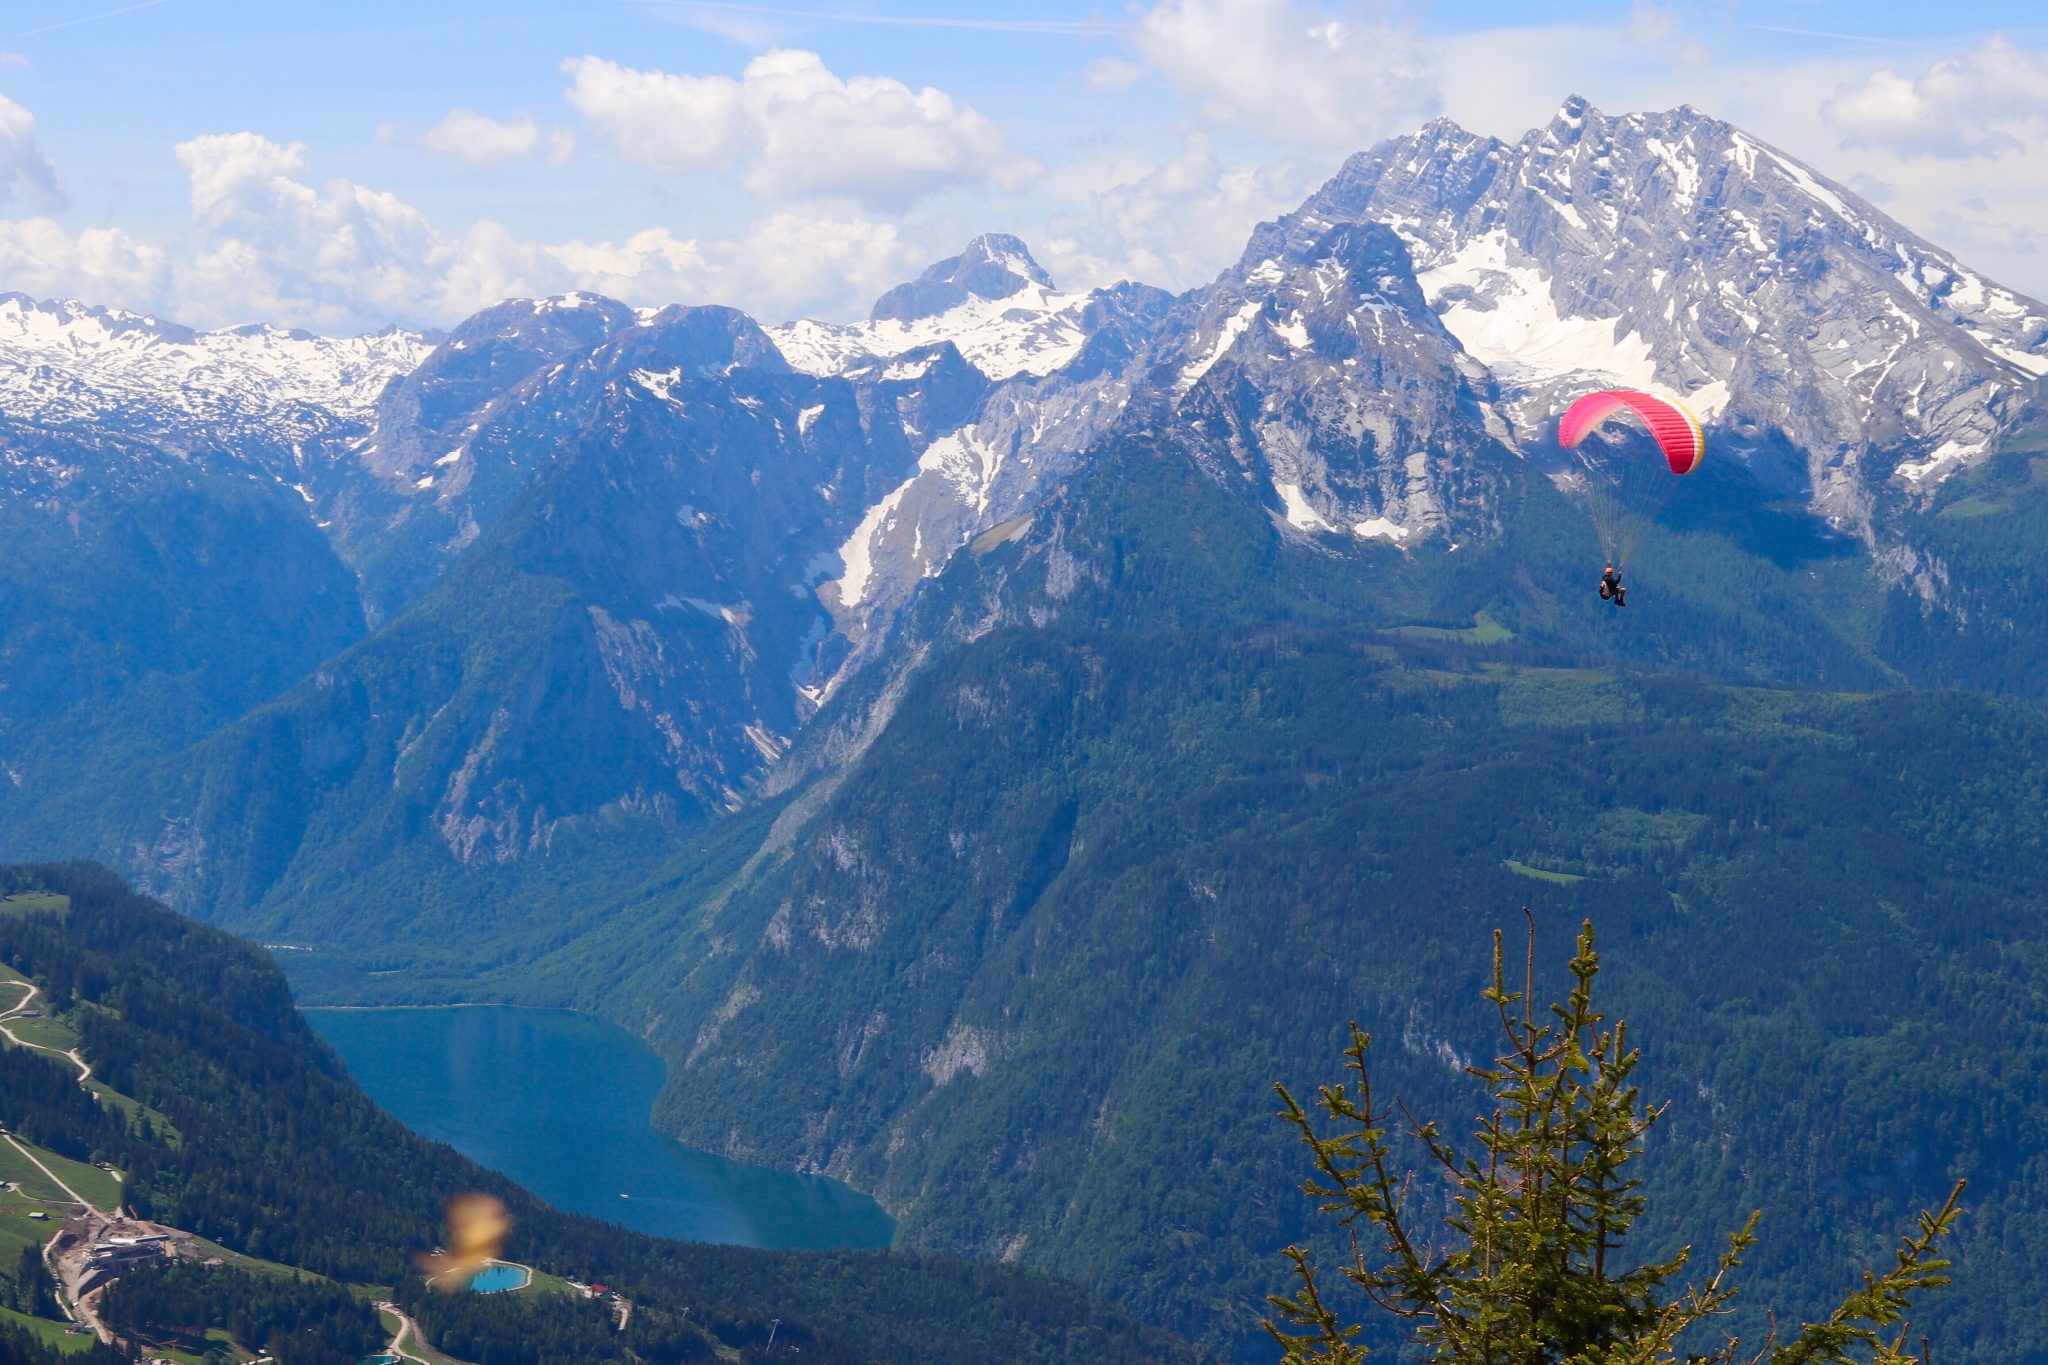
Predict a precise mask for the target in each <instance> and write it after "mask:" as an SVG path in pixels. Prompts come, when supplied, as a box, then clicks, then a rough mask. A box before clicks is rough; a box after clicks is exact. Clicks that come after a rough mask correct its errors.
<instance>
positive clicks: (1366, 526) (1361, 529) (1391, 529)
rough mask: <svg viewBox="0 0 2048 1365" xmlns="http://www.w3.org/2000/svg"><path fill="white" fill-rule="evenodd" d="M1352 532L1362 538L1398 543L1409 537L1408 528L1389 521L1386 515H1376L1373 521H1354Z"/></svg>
mask: <svg viewBox="0 0 2048 1365" xmlns="http://www.w3.org/2000/svg"><path fill="white" fill-rule="evenodd" d="M1351 534H1352V535H1354V536H1357V537H1358V538H1359V539H1361V540H1391V541H1393V542H1394V543H1395V544H1396V545H1399V544H1400V543H1401V542H1402V541H1404V540H1406V539H1408V528H1407V527H1405V526H1399V525H1396V524H1395V523H1393V522H1391V521H1388V520H1387V519H1386V518H1385V517H1374V518H1373V519H1372V520H1371V521H1354V522H1352V523H1351Z"/></svg>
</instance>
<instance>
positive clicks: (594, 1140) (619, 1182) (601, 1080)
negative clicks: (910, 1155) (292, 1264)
mask: <svg viewBox="0 0 2048 1365" xmlns="http://www.w3.org/2000/svg"><path fill="white" fill-rule="evenodd" d="M306 1019H307V1021H308V1022H309V1023H311V1024H312V1025H313V1027H314V1028H315V1029H316V1030H318V1031H319V1033H320V1035H321V1036H322V1037H323V1038H325V1039H326V1040H327V1041H328V1042H329V1043H332V1044H333V1045H334V1049H335V1051H337V1052H339V1053H340V1054H341V1056H342V1059H343V1060H344V1061H346V1062H347V1063H348V1069H349V1072H350V1074H351V1075H353V1076H354V1077H355V1079H356V1082H357V1083H358V1084H359V1085H361V1086H362V1087H363V1089H365V1090H367V1091H368V1092H369V1093H370V1096H371V1098H373V1099H375V1100H376V1101H377V1103H379V1104H381V1105H383V1106H384V1108H385V1109H387V1110H389V1111H390V1112H391V1113H392V1114H394V1115H396V1116H397V1117H398V1119H399V1120H400V1121H401V1122H403V1123H404V1124H405V1125H406V1126H407V1127H409V1128H411V1129H412V1130H413V1131H414V1132H417V1133H423V1134H425V1135H426V1136H427V1137H430V1138H435V1139H438V1140H439V1141H442V1142H445V1143H447V1144H448V1145H449V1146H451V1147H453V1148H455V1150H456V1151H458V1152H461V1153H462V1154H463V1155H464V1156H467V1157H469V1158H471V1159H472V1160H475V1161H479V1162H482V1163H483V1164H484V1165H486V1166H489V1167H490V1168H491V1169H493V1170H496V1171H502V1172H504V1173H505V1174H506V1175H508V1176H511V1177H512V1178H513V1179H514V1180H516V1181H518V1182H519V1183H520V1184H522V1185H524V1186H525V1187H526V1188H527V1189H529V1190H532V1191H533V1192H534V1193H535V1194H537V1195H539V1196H540V1197H541V1198H543V1199H545V1200H547V1201H548V1202H549V1203H550V1204H553V1205H554V1206H555V1207H556V1208H560V1209H567V1210H569V1211H570V1212H572V1213H588V1214H593V1215H595V1216H597V1217H599V1218H604V1219H607V1220H609V1221H611V1222H614V1223H622V1224H624V1225H625V1226H627V1227H629V1228H636V1229H638V1230H639V1231H641V1232H651V1233H655V1234H658V1235H660V1236H663V1237H682V1238H687V1239H688V1240H690V1241H696V1242H730V1243H737V1244H739V1245H741V1246H758V1247H807V1248H824V1247H878V1246H887V1245H888V1243H889V1239H890V1237H891V1236H892V1235H893V1234H894V1232H895V1224H894V1223H893V1222H892V1221H891V1219H890V1217H889V1215H888V1214H887V1213H884V1212H883V1211H882V1207H881V1205H879V1204H877V1203H875V1201H874V1200H872V1199H870V1198H868V1197H867V1196H866V1195H864V1194H860V1193H858V1192H857V1191H855V1190H853V1189H852V1188H850V1187H849V1186H846V1185H843V1184H841V1183H840V1182H838V1181H836V1180H826V1179H824V1178H822V1177H818V1176H801V1175H791V1174H788V1173H786V1172H783V1171H771V1170H767V1169H765V1168H763V1167H760V1166H746V1165H742V1164H741V1163H739V1162H737V1161H728V1160H726V1159H725V1158H724V1157H719V1156H713V1155H711V1154H710V1153H709V1152H700V1151H697V1150H696V1149H694V1148H690V1147H685V1146H683V1145H682V1144H681V1143H679V1142H674V1141H671V1140H670V1139H668V1138H665V1137H663V1136H661V1135H660V1134H659V1133H656V1132H655V1131H654V1130H653V1129H652V1128H650V1127H649V1126H648V1124H647V1115H648V1112H649V1110H650V1109H651V1108H652V1106H653V1104H654V1096H655V1092H657V1091H658V1090H660V1089H661V1083H662V1079H663V1070H662V1064H661V1059H660V1058H659V1057H657V1056H655V1054H654V1052H653V1050H652V1049H651V1048H649V1047H648V1046H647V1045H646V1044H645V1043H643V1042H641V1041H640V1040H639V1039H638V1038H635V1037H634V1036H633V1035H632V1034H630V1033H627V1032H626V1031H625V1030H624V1029H621V1028H619V1027H617V1026H616V1025H613V1024H610V1023H607V1022H606V1021H604V1020H602V1019H595V1018H592V1017H591V1016H589V1015H585V1014H572V1013H570V1012H568V1011H567V1010H527V1009H514V1008H511V1007H508V1006H501V1005H456V1006H450V1007H448V1008H445V1009H365V1010H351V1009H309V1010H307V1011H306Z"/></svg>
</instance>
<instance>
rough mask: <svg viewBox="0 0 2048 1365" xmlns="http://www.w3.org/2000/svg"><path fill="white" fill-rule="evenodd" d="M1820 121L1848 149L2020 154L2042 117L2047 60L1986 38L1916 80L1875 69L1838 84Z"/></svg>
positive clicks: (2047, 95) (2047, 93) (1951, 155)
mask: <svg viewBox="0 0 2048 1365" xmlns="http://www.w3.org/2000/svg"><path fill="white" fill-rule="evenodd" d="M1821 117H1822V118H1824V119H1826V120H1827V122H1828V124H1829V125H1830V126H1832V127H1833V128H1834V129H1835V130H1836V131H1837V132H1838V133H1840V134H1841V136H1842V140H1843V142H1844V143H1845V144H1847V145H1849V146H1851V147H1865V148H1882V149H1884V150H1887V151H1891V152H1894V153H1897V154H1898V155H1900V156H1903V157H1920V156H1924V157H1938V158H1943V159H1948V160H1967V159H1970V158H1973V157H1996V156H1999V155H2001V154H2003V153H2005V152H2013V151H2021V150H2024V148H2025V146H2026V140H2025V137H2024V136H2023V135H2024V134H2026V133H2030V132H2037V131H2038V130H2039V128H2040V125H2041V124H2042V123H2043V121H2044V120H2048V57H2044V56H2043V54H2042V53H2039V52H2035V51H2031V50H2029V49H2026V48H2022V47H2017V46H2015V45H2014V44H2013V43H2011V42H2010V41H2008V40H2007V39H2006V38H2004V37H2003V36H2001V35H1999V34H1993V35H1992V36H1991V37H1989V38H1986V39H1985V40H1984V41H1983V42H1982V43H1980V44H1978V45H1977V47H1975V48H1974V49H1972V50H1971V51H1969V52H1965V53H1963V54H1962V55H1961V56H1959V57H1949V58H1946V59H1945V60H1942V61H1939V62H1936V63H1935V64H1934V65H1933V66H1932V67H1930V68H1929V69H1928V71H1927V73H1926V74H1925V75H1923V76H1921V77H1920V78H1919V79H1917V80H1908V79H1907V78H1905V77H1904V76H1901V75H1899V74H1898V73H1897V72H1895V71H1879V72H1875V73H1874V74H1872V75H1871V76H1870V78H1869V79H1868V80H1866V81H1864V82H1863V83H1862V84H1861V85H1854V86H1850V85H1844V86H1842V87H1841V88H1840V89H1838V90H1837V91H1836V92H1835V97H1834V98H1833V99H1831V100H1829V101H1827V103H1825V104H1823V105H1822V106H1821Z"/></svg>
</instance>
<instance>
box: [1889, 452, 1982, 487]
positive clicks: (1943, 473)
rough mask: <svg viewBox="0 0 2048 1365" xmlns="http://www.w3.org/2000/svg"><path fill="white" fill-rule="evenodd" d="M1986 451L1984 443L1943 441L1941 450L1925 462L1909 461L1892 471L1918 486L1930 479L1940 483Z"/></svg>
mask: <svg viewBox="0 0 2048 1365" xmlns="http://www.w3.org/2000/svg"><path fill="white" fill-rule="evenodd" d="M1983 449H1984V443H1983V442H1982V441H1979V442H1977V443H1976V444H1975V445H1967V446H1966V445H1964V444H1963V443H1962V442H1961V441H1943V442H1942V443H1941V446H1940V448H1939V449H1937V450H1936V451H1935V452H1934V453H1933V454H1932V455H1929V456H1928V457H1927V458H1926V459H1924V460H1908V461H1905V462H1903V463H1901V464H1900V465H1899V467H1898V468H1897V469H1895V470H1893V471H1892V473H1893V474H1894V475H1896V476H1897V477H1898V478H1901V479H1904V480H1905V481H1906V482H1907V483H1910V484H1913V485H1915V486H1918V485H1920V484H1922V483H1925V482H1927V481H1928V480H1929V479H1930V478H1932V479H1933V481H1934V482H1935V483H1940V482H1941V481H1942V480H1943V479H1946V478H1947V477H1948V476H1949V475H1951V474H1953V473H1955V472H1956V471H1957V470H1958V469H1961V468H1962V467H1963V461H1965V460H1967V459H1968V458H1969V457H1970V456H1972V455H1976V454H1978V453H1980V452H1982V450H1983Z"/></svg>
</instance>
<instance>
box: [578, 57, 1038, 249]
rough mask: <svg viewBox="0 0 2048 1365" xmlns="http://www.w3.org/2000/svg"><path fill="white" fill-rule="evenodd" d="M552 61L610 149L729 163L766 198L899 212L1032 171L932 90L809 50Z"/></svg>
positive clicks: (682, 163) (631, 156)
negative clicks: (738, 56)
mask: <svg viewBox="0 0 2048 1365" xmlns="http://www.w3.org/2000/svg"><path fill="white" fill-rule="evenodd" d="M562 69H563V71H564V72H566V73H567V74H568V75H569V76H570V78H571V81H572V84H571V85H570V87H569V89H568V91H567V92H566V95H565V98H566V99H567V100H568V101H569V104H570V106H571V107H572V108H574V109H575V110H576V112H577V113H579V114H581V115H582V116H583V117H584V119H585V120H586V121H588V122H589V124H590V125H591V127H592V128H594V129H595V130H596V131H597V132H598V133H600V134H601V135H602V136H603V137H604V138H605V140H606V141H607V142H609V143H610V144H611V146H612V147H613V149H614V150H616V151H617V152H618V154H619V155H620V156H621V157H623V158H624V159H626V160H628V161H631V162H634V163H636V164H639V165H642V166H646V167H648V168H650V169H652V170H657V171H664V172H675V173H682V172H693V171H716V170H723V169H726V168H728V167H736V168H737V169H738V170H739V173H740V182H741V184H743V185H744V186H746V188H747V189H749V190H751V191H752V192H754V193H755V194H759V195H762V196H765V197H768V198H775V199H820V198H843V199H853V200H856V201H858V202H859V203H860V204H861V205H862V206H863V207H865V208H867V209H869V210H870V211H883V212H887V211H900V210H903V209H907V208H908V207H910V206H911V205H912V204H913V203H915V202H916V201H917V200H919V199H921V198H923V197H925V196H926V195H930V194H934V193H938V192H940V191H943V190H948V189H956V188H961V187H964V186H971V185H983V184H994V185H996V186H997V187H998V188H1002V189H1020V188H1022V187H1023V186H1025V185H1027V184H1029V183H1030V181H1031V180H1032V179H1033V178H1034V177H1035V176H1036V175H1037V173H1038V171H1039V167H1038V166H1037V165H1036V164H1035V163H1033V162H1031V161H1029V160H1028V159H1026V158H1024V157H1022V156H1019V155H1018V154H1017V153H1015V152H1014V151H1012V150H1011V148H1010V147H1009V144H1008V142H1007V140H1006V139H1005V138H1004V136H1003V133H1002V130H1001V129H1000V128H998V127H997V126H996V125H995V124H994V123H993V122H991V121H990V120H989V119H987V118H984V117H983V116H982V115H981V114H979V113H977V112H976V111H975V110H973V109H971V108H969V107H967V106H966V105H962V104H958V103H956V102H955V101H954V99H953V97H952V96H950V95H948V94H946V93H945V92H944V91H943V90H936V89H933V88H932V87H930V86H926V87H925V88H924V89H922V90H912V89H911V88H910V87H909V86H907V85H904V84H903V83H902V82H901V81H896V80H891V79H889V78H888V77H884V76H856V77H854V78H852V79H851V80H842V79H841V78H840V77H838V76H836V75H834V74H833V73H832V72H831V71H829V70H828V69H826V66H825V63H824V61H823V60H822V59H821V58H819V57H818V55H817V54H816V53H813V52H801V51H796V50H785V49H777V50H775V51H771V52H768V53H765V54H763V55H762V56H760V57H757V58H755V59H754V60H753V61H752V62H750V63H748V64H747V67H746V70H745V71H744V72H742V73H741V75H740V77H739V79H737V80H735V79H733V78H731V77H729V76H679V75H675V74H672V73H670V72H666V71H638V70H635V69H633V68H631V67H626V66H621V65H619V64H618V63H616V62H610V61H606V60H604V59H602V58H599V57H579V58H573V59H571V60H569V61H567V62H564V63H563V64H562Z"/></svg>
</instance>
